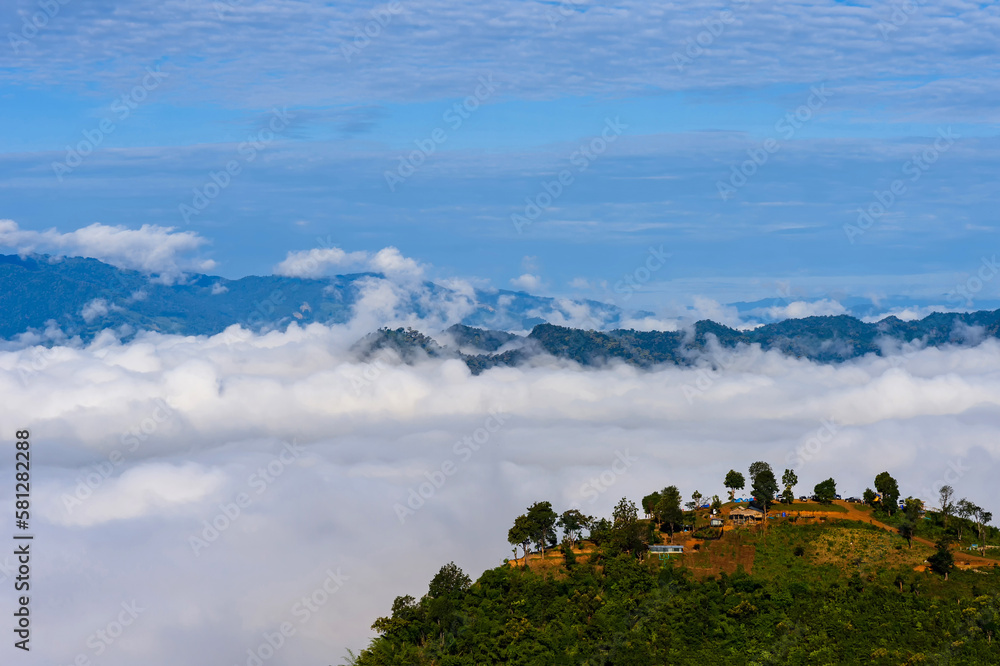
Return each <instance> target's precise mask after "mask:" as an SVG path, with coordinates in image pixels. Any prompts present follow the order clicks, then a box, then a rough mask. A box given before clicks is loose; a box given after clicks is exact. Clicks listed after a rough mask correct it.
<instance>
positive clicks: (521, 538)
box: [507, 513, 532, 566]
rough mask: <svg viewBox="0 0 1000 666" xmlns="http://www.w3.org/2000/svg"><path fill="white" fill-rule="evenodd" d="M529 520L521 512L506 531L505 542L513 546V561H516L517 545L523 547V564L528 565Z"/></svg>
mask: <svg viewBox="0 0 1000 666" xmlns="http://www.w3.org/2000/svg"><path fill="white" fill-rule="evenodd" d="M531 528H532V525H531V521H530V520H528V516H526V515H525V514H523V513H522V514H521V515H520V516H518V517H517V518H515V519H514V526H513V527H511V528H510V530H509V531H508V532H507V542H508V543H509V544H510V545H512V546H514V561H515V563H516V562H517V547H518V546H520V547H521V548H523V549H524V566H528V545H529V544H530V543H531Z"/></svg>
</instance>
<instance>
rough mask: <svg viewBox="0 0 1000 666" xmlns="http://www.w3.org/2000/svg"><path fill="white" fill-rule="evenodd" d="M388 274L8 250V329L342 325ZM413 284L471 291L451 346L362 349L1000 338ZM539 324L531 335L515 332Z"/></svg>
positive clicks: (485, 358)
mask: <svg viewBox="0 0 1000 666" xmlns="http://www.w3.org/2000/svg"><path fill="white" fill-rule="evenodd" d="M379 277H380V276H379V275H377V274H374V273H357V274H353V275H339V276H335V277H330V278H324V279H301V278H291V277H282V276H263V277H260V276H250V277H245V278H241V279H238V280H229V279H225V278H221V277H215V276H209V275H191V276H189V277H188V279H187V280H186V281H185V282H184V283H183V284H163V283H160V282H157V281H156V280H155V279H152V278H150V277H148V276H146V275H144V274H142V273H139V272H136V271H130V270H122V269H119V268H116V267H114V266H111V265H109V264H106V263H103V262H101V261H98V260H96V259H83V258H63V259H58V260H54V259H52V258H50V257H46V256H37V257H27V258H21V257H17V256H3V255H0V336H2V337H3V338H6V339H10V338H12V337H14V336H17V335H18V334H21V333H25V332H27V331H42V330H44V329H46V328H47V327H50V326H52V325H53V324H54V325H55V326H56V327H58V328H59V329H60V330H61V331H63V332H64V333H65V334H66V335H68V336H79V337H80V338H81V339H83V340H88V339H91V338H93V336H94V335H96V334H97V333H99V332H100V331H102V330H104V329H107V328H114V329H117V330H118V331H119V332H125V334H126V337H127V335H128V333H129V332H132V333H134V332H137V331H141V330H150V331H159V332H162V333H172V334H180V335H214V334H217V333H220V332H221V331H223V330H225V329H226V328H227V327H228V326H231V325H233V324H241V325H243V326H245V327H247V328H250V329H253V330H258V331H259V330H268V329H282V328H284V327H285V326H287V325H288V324H290V323H292V322H299V323H301V324H308V323H311V322H320V323H343V322H346V321H349V320H350V319H351V318H352V317H353V315H354V309H355V307H356V306H357V305H358V303H359V299H360V298H361V297H362V295H363V290H364V288H365V286H366V285H367V284H368V283H369V282H370V281H371V280H374V279H378V278H379ZM405 294H406V298H409V299H410V301H409V302H408V303H404V304H403V305H402V307H403V309H404V310H405V311H407V312H411V313H415V314H417V315H420V316H422V317H426V316H428V315H433V314H435V313H436V312H437V313H442V314H443V313H444V312H446V310H447V306H448V304H449V303H455V302H462V301H463V299H464V301H465V310H466V311H469V312H470V314H468V315H467V316H466V317H465V318H464V319H463V321H462V322H461V324H457V325H455V326H452V327H451V328H449V329H448V330H447V331H445V333H446V334H447V335H445V336H444V337H443V338H442V339H443V340H445V342H443V343H441V344H439V343H438V342H435V340H433V339H431V338H429V337H428V336H427V335H425V333H431V334H435V333H438V331H425V332H419V331H409V330H403V329H394V330H392V329H382V330H379V331H373V332H372V333H371V334H370V335H369V336H367V337H366V338H365V339H363V340H361V341H359V343H358V346H357V351H358V353H359V355H361V356H362V357H366V356H370V355H371V354H373V353H375V352H376V351H378V350H380V349H385V348H391V349H393V350H395V351H396V352H397V353H398V354H399V356H400V357H401V358H402V359H403V360H405V361H410V360H413V359H415V358H418V357H422V356H436V357H454V358H462V359H463V360H464V361H465V362H466V363H467V364H468V365H469V367H470V368H471V369H472V370H473V371H474V372H481V371H482V370H485V369H487V368H490V367H493V366H496V365H516V364H518V363H520V362H522V361H523V360H525V359H527V358H529V357H531V356H534V355H537V354H549V355H552V356H556V357H559V358H565V359H570V360H574V361H577V362H579V363H582V364H585V365H599V364H603V363H607V362H610V361H613V360H618V361H622V362H625V363H629V364H633V365H637V366H641V367H648V366H652V365H656V364H660V363H672V364H682V365H683V364H689V363H693V362H695V361H696V360H698V359H701V358H706V356H707V358H709V359H710V360H712V359H714V360H713V363H715V364H716V365H724V364H725V359H724V357H723V355H720V350H721V351H725V350H727V349H733V348H735V347H737V346H739V345H750V344H759V345H760V346H761V347H762V348H763V349H766V350H771V349H774V350H778V351H780V352H782V353H784V354H787V355H790V356H796V357H802V358H808V359H811V360H814V361H819V362H840V361H844V360H848V359H851V358H856V357H858V356H862V355H865V354H870V353H874V354H881V353H883V352H884V350H885V349H886V348H887V345H889V346H891V345H893V344H896V345H897V346H898V343H908V342H913V341H918V342H920V343H922V344H925V345H928V346H943V345H970V344H976V343H978V342H980V341H982V340H983V339H985V338H987V337H1000V310H994V311H979V312H969V313H964V312H959V313H954V312H952V313H934V314H931V315H929V316H927V317H925V318H923V319H920V320H916V321H903V320H901V319H898V318H896V317H886V318H884V319H882V320H880V321H878V322H865V321H862V320H860V319H858V318H856V317H853V316H851V315H846V314H844V315H836V316H824V317H805V318H802V319H785V320H783V321H777V322H773V323H768V324H764V325H761V326H758V327H756V328H754V329H752V330H738V329H734V328H730V327H728V326H724V325H722V324H719V323H716V322H713V321H708V320H703V321H698V322H695V323H693V324H691V325H690V326H689V327H687V328H685V329H684V330H680V331H648V332H643V331H635V330H629V329H622V328H617V329H616V328H614V327H615V326H616V324H620V322H621V321H622V317H623V313H622V311H621V310H619V309H618V308H616V307H615V306H613V305H608V304H606V303H599V302H596V301H583V303H585V304H586V305H587V306H589V308H590V311H591V312H592V313H594V326H593V328H595V329H603V330H581V329H574V328H567V327H563V326H556V325H552V324H550V323H547V321H546V316H547V315H551V314H553V313H556V312H559V311H560V308H561V307H562V306H563V303H562V302H560V301H559V300H558V299H552V298H544V297H539V296H533V295H531V294H527V293H524V292H513V291H505V290H495V291H486V290H476V291H475V292H474V293H473V294H472V297H471V298H472V303H471V305H472V307H471V309H470V307H468V306H469V302H468V297H466V296H462V295H461V294H459V293H457V292H455V291H453V290H450V289H448V288H446V287H443V286H440V285H437V284H434V283H432V282H425V283H423V284H422V285H421V288H420V289H415V290H409V291H406V292H405ZM434 308H439V309H438V310H437V311H435V310H434ZM640 314H648V313H640ZM441 319H442V320H444V319H445V317H442V318H441ZM529 329H530V333H528V334H527V335H516V334H513V333H510V332H508V331H512V330H513V331H527V330H529ZM608 329H611V330H608Z"/></svg>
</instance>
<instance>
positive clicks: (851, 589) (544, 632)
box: [353, 521, 1000, 666]
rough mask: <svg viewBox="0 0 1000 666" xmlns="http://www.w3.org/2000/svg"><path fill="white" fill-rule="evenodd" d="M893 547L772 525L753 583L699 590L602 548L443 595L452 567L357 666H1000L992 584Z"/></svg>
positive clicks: (839, 527)
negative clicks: (889, 561)
mask: <svg viewBox="0 0 1000 666" xmlns="http://www.w3.org/2000/svg"><path fill="white" fill-rule="evenodd" d="M859 535H861V536H859ZM864 535H870V536H871V539H872V542H873V547H872V549H871V552H867V551H866V554H865V555H863V556H862V557H855V556H853V553H854V551H852V555H850V556H849V555H847V554H846V551H847V550H848V549H849V547H848V546H847V540H848V539H850V540H851V543H855V544H856V543H858V542H860V541H862V540H863V539H862V537H863V536H864ZM826 536H829V537H830V538H829V540H827V539H826V538H825V537H826ZM892 540H893V536H892V535H891V534H889V533H887V532H885V531H884V530H876V529H874V528H871V527H870V526H867V525H864V524H860V523H849V522H846V521H845V522H834V523H831V524H829V525H822V526H820V525H800V524H794V523H780V524H777V525H775V526H774V527H773V529H769V530H766V531H762V532H761V533H760V534H757V535H756V536H754V543H755V545H756V549H757V555H756V559H755V563H754V573H753V574H752V575H750V574H747V573H744V572H742V571H737V572H736V573H733V574H731V575H730V574H726V573H724V572H723V573H721V574H719V575H717V576H711V577H708V578H705V579H702V580H699V579H697V578H696V577H695V576H693V575H692V574H691V573H690V572H689V571H688V570H687V569H686V568H684V567H683V566H682V565H681V564H679V563H676V562H673V561H665V562H663V563H661V562H660V561H659V560H657V559H655V558H646V559H645V560H641V561H640V560H638V559H637V558H635V557H634V556H632V555H628V554H615V553H613V552H610V551H608V550H599V551H596V552H595V553H593V554H591V555H589V556H577V557H575V558H574V560H575V561H574V563H573V564H572V565H568V563H567V565H568V566H567V565H564V566H562V567H560V568H558V569H555V570H553V569H548V570H545V571H535V570H533V569H524V568H522V567H511V566H507V565H505V566H502V567H498V568H496V569H492V570H490V571H487V572H485V573H484V574H483V575H482V576H481V577H480V579H479V580H478V581H476V583H475V584H468V583H467V582H464V581H466V580H467V579H461V580H459V582H457V583H454V584H448V585H442V583H441V580H439V579H444V580H455V579H456V578H460V577H458V576H456V574H455V573H454V571H451V569H452V568H453V566H454V565H448V566H447V567H445V568H444V569H442V572H441V573H439V574H438V576H436V577H435V581H436V582H433V581H432V585H431V587H430V589H429V591H428V594H427V595H425V596H424V597H423V598H421V599H420V600H416V599H413V598H412V597H401V598H398V599H397V600H396V602H395V603H394V604H393V608H392V614H391V615H390V616H388V617H385V618H381V619H379V620H378V621H376V623H375V628H376V630H377V631H379V632H380V636H379V637H378V638H376V639H375V640H374V642H373V643H372V645H371V646H370V647H369V648H368V649H367V650H364V651H363V652H362V653H361V654H360V655H359V656H358V657H357V659H356V660H355V661H354V662H353V663H354V664H356V665H357V666H373V665H387V666H388V665H390V664H391V665H393V666H396V665H399V664H440V665H441V666H448V665H459V664H462V665H464V664H469V665H473V664H538V665H539V666H542V665H545V666H548V665H550V664H623V665H625V664H635V665H642V666H646V665H648V664H666V663H669V664H721V663H725V664H748V665H749V664H810V665H811V664H860V663H870V664H893V665H895V664H915V663H948V664H956V665H957V664H989V663H997V662H998V661H1000V645H998V644H996V643H994V642H993V641H992V638H993V636H994V635H995V633H996V631H997V627H998V623H1000V573H997V570H992V569H991V570H987V571H986V572H985V573H975V572H953V573H952V575H951V578H950V580H948V581H945V580H944V579H943V578H941V577H939V576H936V575H934V574H929V573H917V572H914V571H913V570H912V567H909V566H906V565H902V566H887V565H885V564H884V562H885V558H886V557H887V553H894V554H898V553H904V554H905V553H906V552H907V551H906V549H903V550H902V551H900V550H896V549H894V548H893V547H892V545H890V544H891V542H892ZM896 540H897V541H898V538H896ZM883 541H884V542H886V543H884V544H882V545H881V546H880V545H879V544H880V543H881V542H883ZM712 547H715V546H714V544H713V545H712ZM880 548H881V549H880ZM838 549H842V550H844V551H845V554H843V555H841V554H839V551H838Z"/></svg>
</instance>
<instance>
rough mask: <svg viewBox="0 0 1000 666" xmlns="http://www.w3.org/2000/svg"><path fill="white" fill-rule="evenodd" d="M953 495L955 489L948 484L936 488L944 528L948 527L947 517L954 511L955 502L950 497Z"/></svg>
mask: <svg viewBox="0 0 1000 666" xmlns="http://www.w3.org/2000/svg"><path fill="white" fill-rule="evenodd" d="M954 496H955V489H954V488H952V487H951V486H949V485H947V484H946V485H943V486H941V489H940V490H938V504H939V506H940V507H941V522H942V524H943V525H944V527H945V529H947V528H948V517H949V516H951V514H952V513H953V512H954V511H955V503H954V502H952V501H951V498H952V497H954Z"/></svg>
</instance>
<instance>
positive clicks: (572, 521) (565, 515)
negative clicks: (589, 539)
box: [557, 509, 594, 548]
mask: <svg viewBox="0 0 1000 666" xmlns="http://www.w3.org/2000/svg"><path fill="white" fill-rule="evenodd" d="M593 520H594V519H593V517H592V516H587V515H584V514H583V513H582V512H581V511H580V510H579V509H569V510H567V511H563V512H562V515H561V516H559V520H558V521H557V524H558V525H559V527H560V528H562V530H563V532H565V533H566V536H567V537H569V546H570V548H573V547H574V546H575V545H576V542H577V541H579V540H580V537H581V536H582V532H583V530H584V529H586V528H587V527H588V526H589V525H590V523H591V521H593Z"/></svg>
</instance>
